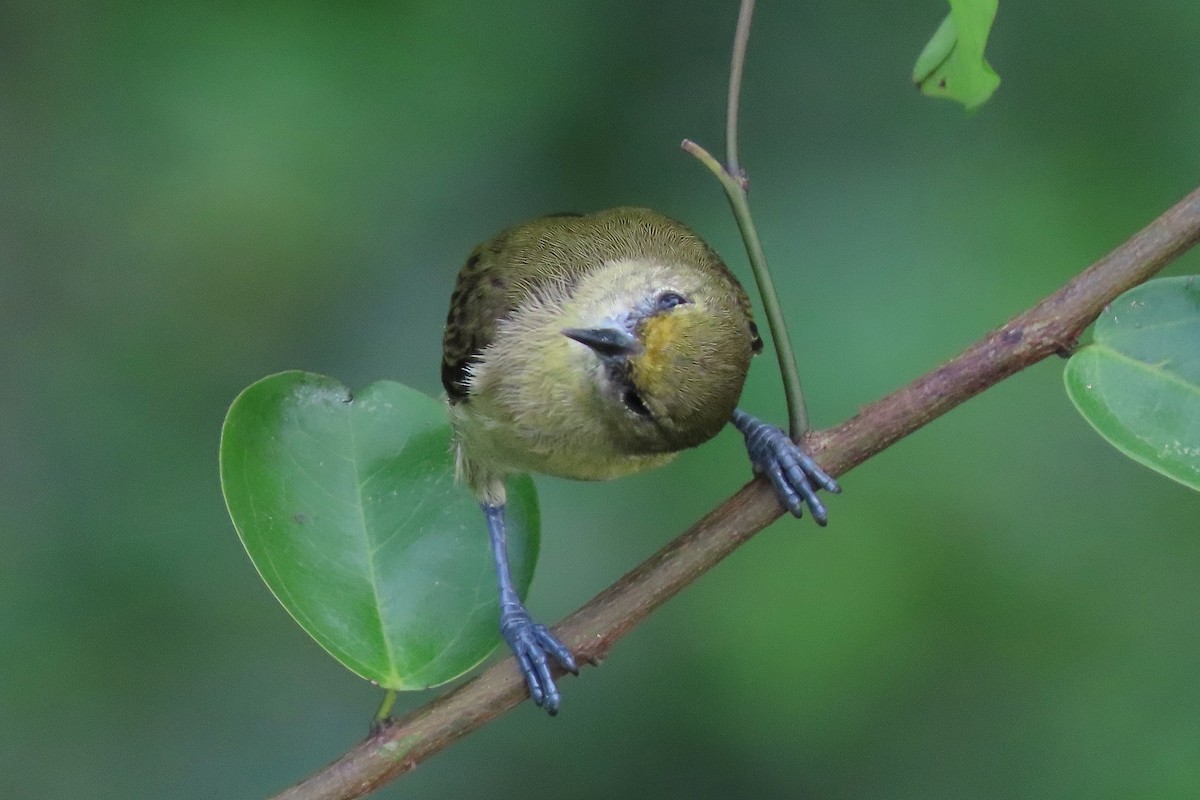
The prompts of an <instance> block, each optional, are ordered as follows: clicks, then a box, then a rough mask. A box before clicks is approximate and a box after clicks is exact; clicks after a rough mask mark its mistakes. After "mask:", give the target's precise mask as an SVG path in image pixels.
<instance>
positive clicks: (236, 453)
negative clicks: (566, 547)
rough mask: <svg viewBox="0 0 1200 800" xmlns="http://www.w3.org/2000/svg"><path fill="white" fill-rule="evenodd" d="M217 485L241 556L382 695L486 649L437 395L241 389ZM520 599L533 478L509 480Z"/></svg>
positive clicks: (334, 386)
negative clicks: (381, 689) (242, 550)
mask: <svg viewBox="0 0 1200 800" xmlns="http://www.w3.org/2000/svg"><path fill="white" fill-rule="evenodd" d="M221 485H222V488H223V489H224V492H225V502H226V504H227V505H228V507H229V514H230V516H231V517H232V518H233V522H234V525H235V526H236V527H237V531H238V535H239V536H240V537H241V539H242V544H243V545H245V547H246V552H247V553H248V554H249V555H250V559H251V561H253V562H254V566H255V567H256V568H257V569H258V572H259V574H260V575H262V578H263V580H264V581H266V584H267V586H269V587H270V589H271V591H272V592H274V594H275V597H277V598H278V599H279V602H280V603H282V604H283V607H284V608H286V609H287V610H288V613H290V614H291V615H292V616H293V617H294V618H295V620H296V621H297V622H298V623H300V626H301V627H302V628H304V630H306V631H308V633H309V635H310V636H312V637H313V638H314V639H316V640H317V642H318V643H319V644H320V645H321V646H322V647H324V648H325V649H326V650H328V651H329V653H330V654H331V655H333V656H334V658H336V659H337V660H338V661H341V662H342V663H343V664H345V665H346V666H347V667H348V668H349V669H351V670H353V671H354V672H356V673H358V674H359V675H361V676H362V677H364V678H366V679H368V680H371V681H374V682H375V683H378V684H379V685H380V686H383V687H384V688H386V689H417V688H424V687H427V686H434V685H437V684H439V683H445V682H446V681H448V680H451V679H453V678H455V677H457V676H458V675H461V674H462V673H464V672H466V671H467V670H469V669H471V668H472V667H473V666H475V665H476V664H478V663H479V662H480V661H482V660H483V659H484V658H486V657H487V655H488V654H489V653H490V652H491V651H492V650H493V649H494V648H495V647H496V645H497V644H498V643H499V634H498V632H497V619H498V613H499V612H498V608H497V606H498V601H497V593H496V586H495V572H494V569H493V567H492V558H491V549H490V545H489V543H488V536H487V529H486V527H485V523H484V520H483V515H482V513H481V512H480V510H479V506H478V505H477V504H476V503H475V501H474V500H473V499H472V497H471V496H470V493H469V492H468V491H466V490H465V489H464V488H462V487H459V486H455V484H454V464H453V457H452V454H451V451H450V429H449V426H448V424H447V420H446V412H445V408H444V406H443V404H442V403H440V402H438V401H437V400H434V399H433V398H431V397H427V396H425V395H423V394H421V393H420V392H417V391H415V390H413V389H409V388H407V387H405V386H401V385H400V384H398V383H391V382H388V381H381V382H379V383H375V384H372V385H371V386H368V387H367V388H366V389H364V390H363V391H362V392H361V393H359V394H358V395H357V396H353V397H352V396H351V394H350V392H349V391H348V390H347V389H346V388H345V387H344V386H342V385H341V384H340V383H338V382H337V381H336V380H334V379H332V378H327V377H324V376H322V375H313V374H311V373H306V372H284V373H281V374H279V375H272V376H270V377H268V378H263V379H262V380H260V381H259V382H257V383H255V384H253V385H252V386H250V387H249V388H247V389H246V390H245V391H243V392H242V393H241V394H240V395H239V396H238V398H237V399H236V400H234V402H233V405H232V406H231V407H230V409H229V413H228V415H227V416H226V418H225V426H224V428H223V430H222V432H221ZM508 521H509V527H508V547H509V554H510V556H511V558H512V566H513V577H514V580H515V581H516V583H517V586H518V590H519V591H520V592H521V593H522V594H524V592H525V590H526V589H527V588H528V586H529V581H530V579H531V577H532V575H533V567H534V563H535V561H536V558H537V548H538V510H537V499H536V495H535V493H534V489H533V482H532V481H530V480H529V478H527V477H523V478H521V479H520V480H514V481H510V487H509V503H508Z"/></svg>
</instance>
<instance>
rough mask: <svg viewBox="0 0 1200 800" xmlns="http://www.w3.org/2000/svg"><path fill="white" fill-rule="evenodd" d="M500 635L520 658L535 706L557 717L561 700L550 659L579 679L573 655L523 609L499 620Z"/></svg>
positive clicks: (509, 613)
mask: <svg viewBox="0 0 1200 800" xmlns="http://www.w3.org/2000/svg"><path fill="white" fill-rule="evenodd" d="M500 633H501V634H502V635H503V636H504V641H506V642H507V643H508V646H509V648H510V649H511V650H512V651H513V655H515V656H516V657H517V665H518V666H519V667H520V669H521V674H522V675H523V676H524V677H525V685H526V686H528V687H529V696H530V697H532V698H533V702H534V703H535V704H536V705H538V706H541V707H542V708H544V709H546V712H547V713H549V714H550V716H554V715H555V714H557V713H558V706H559V703H560V701H561V699H562V698H561V697H560V695H559V693H558V686H556V685H555V683H554V676H553V675H552V674H551V672H550V669H551V664H550V659H553V660H554V661H556V662H557V663H558V665H559V666H561V667H562V668H563V669H565V670H566V671H567V672H570V673H571V674H573V675H578V674H579V667H577V666H576V665H575V657H574V656H572V655H571V651H570V650H568V649H567V646H566V645H564V644H563V643H562V642H560V641H559V640H558V639H557V638H556V637H555V636H554V634H552V633H551V632H550V631H549V629H548V628H546V626H545V625H539V624H537V623H536V622H534V621H533V620H532V619H530V617H529V613H528V612H527V611H525V609H524V608H519V609H517V610H514V611H510V612H508V613H505V614H504V615H503V616H502V617H501V618H500Z"/></svg>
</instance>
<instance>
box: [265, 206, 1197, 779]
mask: <svg viewBox="0 0 1200 800" xmlns="http://www.w3.org/2000/svg"><path fill="white" fill-rule="evenodd" d="M1197 241H1200V189H1197V190H1196V191H1193V192H1192V193H1191V194H1189V195H1188V196H1187V197H1185V198H1184V199H1183V200H1181V201H1180V202H1179V203H1178V204H1176V205H1175V206H1174V207H1172V208H1171V209H1170V210H1168V211H1167V212H1165V213H1164V214H1163V215H1162V216H1160V217H1159V218H1158V219H1156V220H1155V221H1154V222H1152V223H1151V224H1150V225H1148V226H1147V227H1146V228H1144V229H1143V230H1142V231H1140V232H1139V233H1138V234H1136V235H1135V236H1134V237H1133V238H1131V239H1129V240H1128V241H1127V242H1125V243H1124V244H1122V245H1121V246H1120V247H1118V248H1117V249H1115V250H1113V251H1112V252H1111V253H1109V254H1108V255H1107V256H1105V257H1104V258H1102V259H1100V261H1098V262H1096V263H1095V264H1094V265H1092V266H1091V267H1090V268H1088V269H1087V270H1086V271H1084V272H1082V273H1081V274H1079V275H1078V276H1076V277H1075V278H1074V279H1073V280H1071V281H1070V282H1069V283H1068V284H1066V285H1065V286H1064V287H1063V288H1061V289H1059V290H1058V291H1057V292H1055V293H1054V294H1052V295H1050V296H1049V297H1047V298H1046V299H1045V300H1043V301H1042V302H1040V303H1038V304H1037V305H1036V306H1034V307H1033V308H1031V309H1030V310H1029V311H1026V312H1025V313H1023V314H1021V315H1019V316H1017V317H1014V318H1013V319H1011V320H1009V321H1008V322H1007V323H1005V324H1004V325H1002V326H1001V327H999V328H997V329H996V330H994V331H992V332H991V333H989V334H988V335H987V336H985V337H984V338H983V339H981V340H979V341H978V342H976V343H975V344H973V345H971V346H970V347H968V348H967V349H966V350H964V351H963V352H962V353H961V354H960V355H958V356H957V357H956V358H954V359H952V360H950V361H948V362H947V363H945V364H943V365H942V366H941V367H938V368H937V369H935V370H933V371H932V372H930V373H928V374H926V375H924V376H922V377H920V378H918V379H917V380H915V381H913V382H912V383H910V384H909V385H907V386H905V387H904V388H902V389H900V390H898V391H896V392H893V393H892V394H890V395H888V396H887V397H885V398H883V399H882V400H878V401H876V402H875V403H873V404H871V405H869V406H867V407H866V408H864V409H863V410H862V412H861V413H859V414H858V415H857V416H855V417H854V418H852V419H850V420H848V421H846V422H844V423H842V424H841V425H838V426H837V427H835V428H831V429H829V430H826V431H817V432H813V433H810V434H809V435H808V436H807V437H806V438H805V440H804V444H805V446H806V447H807V449H808V450H809V452H811V453H812V454H813V456H814V457H816V458H817V460H818V461H819V462H820V463H821V466H822V467H823V468H824V469H825V470H826V471H827V472H829V473H830V474H831V475H835V476H836V475H841V474H843V473H845V472H846V471H848V470H850V469H851V468H853V467H855V466H856V465H858V464H861V463H862V462H863V461H865V460H866V459H868V458H870V457H871V456H873V455H875V454H876V453H878V452H880V451H881V450H884V449H885V448H887V447H889V446H890V445H892V444H894V443H895V442H896V441H897V440H899V439H901V438H902V437H904V436H906V435H908V434H909V433H912V432H913V431H915V430H917V429H918V428H920V427H922V426H923V425H926V424H927V423H929V422H930V421H932V420H934V419H936V418H937V417H939V416H941V415H942V414H945V413H946V412H947V411H949V410H950V409H952V408H954V407H955V406H957V405H958V404H959V403H962V402H964V401H965V400H968V399H970V398H971V397H974V396H975V395H976V394H978V393H980V392H982V391H983V390H985V389H987V388H988V387H990V386H993V385H995V384H996V383H999V382H1000V381H1002V380H1003V379H1005V378H1007V377H1008V376H1010V375H1012V374H1013V373H1015V372H1018V371H1020V370H1022V369H1024V368H1025V367H1027V366H1029V365H1031V364H1034V363H1037V362H1038V361H1041V360H1042V359H1044V358H1046V357H1047V356H1049V355H1051V354H1054V353H1060V354H1066V353H1067V352H1069V351H1070V350H1071V348H1072V347H1073V346H1074V344H1075V339H1076V338H1077V337H1078V336H1079V334H1080V333H1081V332H1082V331H1083V330H1084V328H1086V327H1087V326H1088V325H1090V324H1091V322H1092V321H1093V320H1094V319H1095V318H1096V317H1097V315H1099V313H1100V311H1101V310H1102V309H1103V308H1104V306H1105V305H1107V304H1108V303H1109V302H1111V301H1112V300H1113V299H1114V298H1115V297H1117V295H1119V294H1121V293H1122V292H1124V291H1126V290H1128V289H1130V288H1132V287H1134V286H1136V285H1137V284H1139V283H1142V282H1143V281H1145V280H1146V279H1148V278H1149V277H1150V276H1152V275H1153V274H1154V273H1156V272H1158V271H1159V270H1160V269H1162V268H1163V267H1164V266H1166V265H1167V264H1168V263H1170V262H1171V261H1172V260H1173V259H1175V258H1176V257H1177V256H1178V255H1180V254H1181V253H1183V252H1184V251H1185V250H1187V249H1188V248H1190V247H1191V246H1193V245H1194V244H1196V243H1197ZM782 512H783V509H782V507H781V506H780V505H779V502H778V501H777V500H776V498H775V494H774V492H773V491H772V490H771V489H770V487H768V486H767V484H766V483H765V482H763V481H761V480H755V481H753V482H751V483H750V484H748V485H747V486H745V487H743V488H742V489H741V491H739V492H738V493H737V494H735V495H734V496H733V497H731V498H729V499H728V500H726V501H725V502H724V503H722V504H721V505H720V506H719V507H718V508H717V509H715V510H714V511H712V512H711V513H709V514H708V515H707V516H706V517H704V519H702V520H700V521H699V522H697V523H696V524H695V525H693V526H692V527H691V529H689V530H688V531H687V532H686V533H684V534H682V535H681V536H679V537H678V538H677V539H675V540H674V541H672V542H671V543H670V544H668V545H667V546H666V547H664V548H663V549H661V550H659V551H658V552H657V553H655V554H654V555H653V556H651V557H650V558H649V559H647V560H646V561H645V562H644V563H642V564H641V565H640V566H638V567H636V568H635V569H634V570H633V571H632V572H630V573H628V574H627V575H625V576H624V577H623V578H621V579H620V580H619V581H617V582H616V583H615V584H613V585H612V586H610V587H609V588H608V589H605V590H604V591H603V592H601V593H600V594H598V595H597V596H596V597H595V598H593V599H592V600H591V601H590V602H588V603H587V605H585V606H583V607H582V608H580V609H579V610H578V611H576V612H575V613H574V614H572V615H571V616H569V617H568V618H567V619H565V620H564V621H563V622H562V623H561V624H560V625H559V626H558V627H557V628H556V629H555V632H556V633H557V635H558V636H559V638H560V639H561V640H562V641H563V642H564V643H565V644H566V645H567V646H568V647H570V648H571V649H572V650H573V651H574V652H575V654H576V658H577V659H578V660H579V661H580V663H584V662H587V663H592V664H597V663H599V662H600V661H601V660H602V659H603V658H604V657H605V656H607V655H608V652H609V650H610V649H611V648H612V646H613V645H614V644H616V642H617V641H618V640H619V639H620V638H621V637H622V636H624V635H625V634H626V633H627V632H628V631H629V630H630V629H631V628H633V627H634V626H636V625H637V624H638V623H639V622H641V621H642V620H643V619H645V618H646V617H647V616H648V615H649V614H650V613H651V612H652V611H654V610H655V609H656V608H658V607H659V606H661V605H662V604H663V603H665V602H666V601H667V600H668V599H670V598H671V597H672V596H674V595H675V594H677V593H678V592H679V591H680V590H682V589H683V588H684V587H686V586H687V585H688V584H690V583H691V582H692V581H694V580H695V579H696V578H698V577H699V576H700V575H702V574H703V573H704V572H706V571H707V570H708V569H710V568H711V567H713V566H714V565H715V564H717V563H718V562H719V561H721V559H723V558H725V557H726V556H727V555H729V554H730V553H732V552H733V551H734V550H735V549H737V547H739V546H740V545H741V544H743V543H744V542H746V541H747V540H749V539H750V538H751V537H752V536H753V535H754V534H755V533H757V532H758V531H760V530H762V529H763V528H764V527H766V526H767V525H768V524H770V523H771V522H772V521H774V520H775V519H776V518H778V517H779V516H780V514H781V513H782ZM527 696H528V694H527V693H526V690H525V684H524V681H523V680H522V679H521V676H520V675H519V673H518V672H517V669H516V666H515V662H514V660H513V659H512V658H506V659H504V660H502V661H500V662H498V663H496V664H494V665H493V666H491V667H489V668H488V669H487V670H485V671H484V672H483V673H482V674H480V675H478V676H476V677H475V678H473V679H471V680H469V681H467V682H466V683H464V684H462V685H460V686H459V687H458V688H456V689H454V690H452V691H450V692H447V693H446V694H444V695H442V696H441V697H439V698H437V699H435V700H433V701H432V702H430V703H428V704H427V705H425V706H423V707H421V708H419V709H416V710H415V711H412V712H410V713H408V714H406V715H405V716H404V717H401V718H400V719H396V720H392V721H389V722H388V723H386V724H385V725H384V726H383V727H382V728H381V729H380V730H379V731H378V732H377V733H375V734H374V735H372V736H371V737H370V738H368V739H367V740H366V741H364V742H362V743H361V744H359V745H357V746H356V747H354V748H353V749H352V750H350V751H349V752H348V753H346V755H344V756H343V757H342V758H340V759H339V760H337V761H335V762H334V763H333V764H331V765H329V766H328V767H326V768H325V769H324V770H322V771H320V772H318V773H317V774H315V775H313V776H312V777H310V778H309V779H308V780H306V781H304V782H303V783H300V784H298V785H296V786H294V787H292V788H291V789H288V790H287V791H285V792H283V793H282V794H280V795H278V796H277V798H276V800H284V799H285V798H286V800H348V799H349V798H355V797H362V796H363V795H365V794H367V793H368V792H371V791H373V790H374V789H376V788H378V787H380V786H382V785H383V784H385V783H387V782H388V781H390V780H392V779H393V778H395V777H396V776H398V775H400V774H402V773H404V772H407V771H408V770H410V769H412V768H413V767H415V766H416V765H417V764H419V763H421V762H422V761H424V760H425V759H426V758H428V757H429V756H431V755H433V754H434V753H437V752H438V751H440V750H442V749H443V748H445V747H447V746H448V745H450V744H452V743H454V742H455V741H457V740H458V739H460V738H462V737H463V736H466V735H467V734H469V733H471V732H472V731H474V730H476V729H477V728H480V727H482V726H483V725H484V724H485V723H487V722H489V721H491V720H493V719H495V718H496V717H498V716H500V715H501V714H503V713H505V712H506V711H508V710H509V709H511V708H513V707H515V706H517V705H518V704H519V703H521V701H523V700H524V699H525V698H526V697H527Z"/></svg>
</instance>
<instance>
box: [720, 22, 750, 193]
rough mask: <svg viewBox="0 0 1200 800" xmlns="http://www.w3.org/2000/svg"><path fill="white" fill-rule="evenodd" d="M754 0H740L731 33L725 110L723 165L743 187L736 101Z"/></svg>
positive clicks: (738, 94)
mask: <svg viewBox="0 0 1200 800" xmlns="http://www.w3.org/2000/svg"><path fill="white" fill-rule="evenodd" d="M753 16H754V0H742V7H741V10H740V11H738V21H737V31H736V32H735V33H734V34H733V60H732V63H731V65H730V69H729V105H728V106H726V110H725V167H726V170H727V171H728V172H729V174H730V175H732V176H733V177H734V178H736V179H737V181H738V183H740V184H741V185H742V188H743V189H745V188H746V185H747V181H746V174H745V173H744V172H743V171H742V165H741V164H740V163H738V146H737V144H738V103H739V100H740V98H741V94H742V71H743V69H744V68H745V65H746V44H747V43H748V42H749V41H750V18H751V17H753Z"/></svg>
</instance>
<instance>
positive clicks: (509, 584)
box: [481, 503, 579, 716]
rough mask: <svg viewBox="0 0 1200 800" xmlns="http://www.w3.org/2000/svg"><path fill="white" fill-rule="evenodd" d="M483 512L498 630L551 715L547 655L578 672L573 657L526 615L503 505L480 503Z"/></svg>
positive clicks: (553, 694)
mask: <svg viewBox="0 0 1200 800" xmlns="http://www.w3.org/2000/svg"><path fill="white" fill-rule="evenodd" d="M481 508H483V515H484V516H485V517H486V518H487V525H488V533H489V534H490V535H491V539H492V557H493V559H494V560H495V562H496V580H497V582H498V583H499V585H500V634H501V635H502V636H503V637H504V641H506V642H508V646H509V648H511V649H512V651H513V655H515V656H516V657H517V664H518V665H519V666H520V668H521V674H522V675H524V676H525V683H526V685H528V686H529V695H530V697H532V698H533V702H534V703H536V704H537V705H539V706H541V707H542V708H544V709H546V711H548V712H549V713H550V715H551V716H553V715H555V714H557V713H558V704H559V700H560V697H559V694H558V687H557V686H555V685H554V676H553V675H551V674H550V661H549V659H547V658H546V656H550V657H551V658H553V659H554V660H555V661H557V662H558V663H559V665H561V666H562V668H563V669H565V670H567V671H568V672H572V673H574V674H576V675H578V674H579V668H578V667H576V666H575V658H574V657H573V656H572V655H571V651H570V650H568V649H567V648H566V645H564V644H563V643H562V642H560V641H559V640H558V639H556V638H555V637H554V634H552V633H550V631H549V630H547V628H546V626H545V625H538V624H537V623H535V622H534V621H533V620H532V619H531V618H530V616H529V612H528V611H526V610H525V606H524V605H522V604H521V598H520V597H518V596H517V590H516V589H515V588H513V581H512V574H511V572H510V570H509V568H508V546H507V537H506V536H505V533H504V506H503V505H491V504H489V503H482V504H481Z"/></svg>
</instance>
